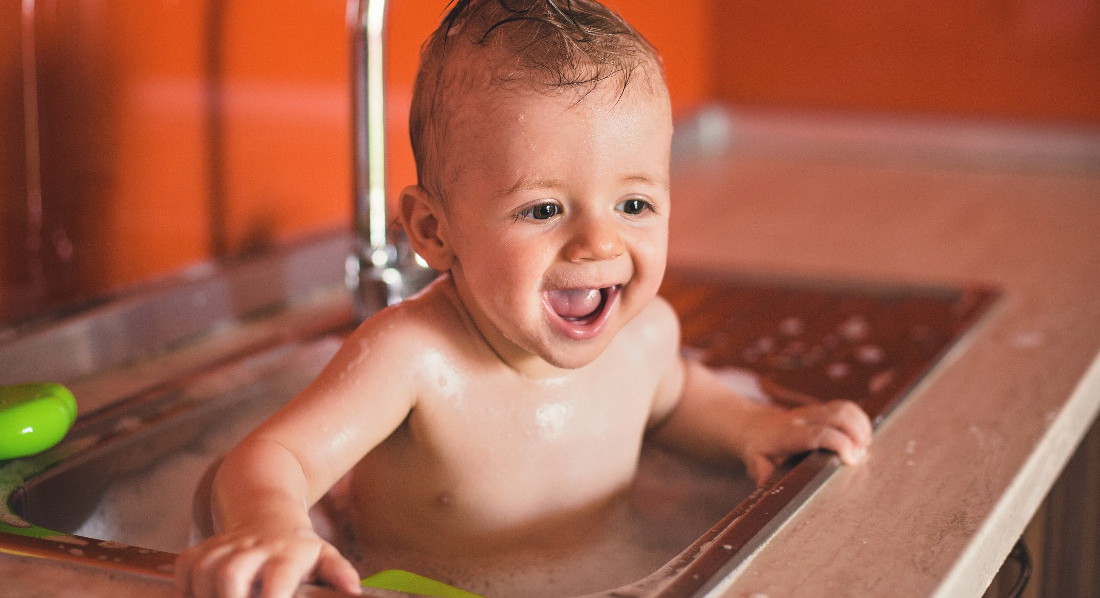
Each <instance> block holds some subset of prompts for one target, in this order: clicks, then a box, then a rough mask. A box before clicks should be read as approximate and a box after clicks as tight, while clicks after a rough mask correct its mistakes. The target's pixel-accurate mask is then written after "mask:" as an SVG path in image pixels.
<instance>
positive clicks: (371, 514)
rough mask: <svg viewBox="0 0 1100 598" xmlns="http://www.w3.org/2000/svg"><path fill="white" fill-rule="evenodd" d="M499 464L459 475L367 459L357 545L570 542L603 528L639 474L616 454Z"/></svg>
mask: <svg viewBox="0 0 1100 598" xmlns="http://www.w3.org/2000/svg"><path fill="white" fill-rule="evenodd" d="M605 457H606V456H605ZM616 461H618V462H616ZM497 466H498V468H496V469H493V468H486V469H484V470H482V471H474V472H471V471H468V470H463V471H462V472H461V474H462V475H456V474H455V473H454V472H448V471H447V470H446V469H445V468H440V467H431V466H429V467H423V466H421V467H416V466H412V465H407V466H406V467H404V468H400V467H396V466H394V464H393V463H391V462H387V460H385V459H370V458H368V459H367V460H364V462H362V463H360V465H359V467H357V468H356V470H355V471H354V472H353V475H352V479H351V487H350V495H349V499H350V500H349V502H348V503H346V504H348V506H349V507H350V509H351V510H352V512H351V513H349V514H348V515H349V519H350V521H351V522H352V523H353V527H354V529H355V533H356V540H357V543H359V544H360V545H361V546H367V547H369V546H375V547H379V548H382V549H398V550H413V551H417V552H423V553H425V554H431V555H434V556H439V557H445V558H455V557H472V558H482V557H485V558H493V557H495V556H498V555H500V554H502V553H510V552H513V551H516V550H524V549H526V548H528V547H531V546H539V547H543V548H553V547H567V546H569V545H571V544H574V543H577V542H585V541H587V540H588V539H590V538H591V536H592V535H594V534H599V533H600V532H601V530H602V526H603V525H604V524H605V523H606V521H607V520H608V514H609V512H610V511H611V510H612V509H614V508H615V505H616V504H617V503H618V502H619V501H621V500H622V499H623V497H624V495H625V493H626V491H627V490H628V488H629V486H630V483H631V481H632V479H633V477H634V473H635V462H634V460H628V459H621V460H616V459H614V458H605V459H602V460H600V462H599V466H598V467H596V466H593V467H587V468H584V467H580V468H576V467H575V468H570V467H565V466H561V467H554V468H547V467H540V466H539V465H538V464H535V463H528V464H522V463H520V464H518V465H517V464H510V465H509V466H507V467H504V466H501V464H497ZM473 469H476V468H473Z"/></svg>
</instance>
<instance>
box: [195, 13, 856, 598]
mask: <svg viewBox="0 0 1100 598" xmlns="http://www.w3.org/2000/svg"><path fill="white" fill-rule="evenodd" d="M411 121H412V122H411V134H412V142H413V148H414V153H415V156H416V163H417V171H418V184H417V185H415V186H411V187H408V188H406V189H405V190H404V191H403V192H402V195H401V198H400V216H401V220H402V223H403V225H404V227H405V229H406V231H407V233H408V237H409V239H410V241H411V242H412V244H413V247H414V248H415V249H416V251H417V252H418V253H419V254H420V255H421V256H422V257H423V258H424V259H425V260H427V262H428V263H429V264H430V265H431V266H432V268H434V269H435V270H437V271H439V272H442V273H443V274H442V275H441V276H440V277H439V278H438V279H436V280H435V281H434V282H433V283H432V284H431V285H429V286H428V287H427V288H426V289H425V290H424V291H422V292H421V293H419V294H418V295H416V296H415V297H413V298H411V299H409V300H407V301H405V302H404V303H401V304H399V305H397V306H394V307H391V308H388V309H386V310H383V311H381V312H379V313H378V314H376V315H374V316H372V317H370V318H368V319H367V320H366V321H364V322H363V323H362V325H361V326H360V327H359V328H358V329H357V330H356V331H355V332H354V333H352V334H351V335H350V336H349V337H348V339H347V341H346V342H345V344H344V345H343V347H342V348H341V349H340V350H339V352H338V353H337V354H336V355H335V357H334V358H333V359H332V361H331V363H330V364H329V365H328V366H327V367H326V368H325V369H324V371H323V372H322V373H321V374H320V375H319V376H318V378H317V379H316V380H315V381H314V382H313V383H312V384H311V385H310V386H309V387H308V388H306V389H305V390H304V391H303V392H302V393H301V394H300V395H299V396H297V397H296V398H295V399H294V400H292V401H291V402H290V403H289V404H288V405H287V406H286V407H285V408H284V409H282V410H281V411H279V412H278V413H277V414H275V415H274V416H272V417H271V418H270V419H269V420H268V421H266V422H265V423H264V424H263V425H261V426H260V427H259V428H258V429H257V430H255V431H254V432H253V433H252V434H251V435H250V436H248V437H247V438H246V439H245V440H244V441H243V442H242V443H241V444H240V445H239V446H238V447H237V448H236V449H235V450H233V451H232V452H231V453H230V454H229V455H227V456H226V458H225V460H224V461H223V463H222V465H221V467H220V469H219V471H218V474H217V476H216V479H215V483H214V489H213V510H214V514H215V520H216V522H217V529H218V533H217V535H215V536H213V537H212V538H210V539H208V540H206V541H205V542H203V543H201V544H199V545H198V546H195V547H193V548H190V549H188V550H187V551H185V552H184V554H183V555H182V556H181V557H180V559H179V562H178V563H177V587H178V589H179V591H180V593H181V594H185V595H196V596H214V595H217V596H246V595H248V594H249V593H250V592H251V591H252V589H253V586H254V585H259V586H262V589H263V595H264V596H287V595H289V594H291V593H292V592H293V590H294V589H295V588H296V587H297V586H298V584H299V583H300V582H302V581H315V582H319V583H323V584H327V585H331V586H333V587H336V588H338V589H340V590H344V591H347V592H353V593H357V592H358V590H359V586H358V579H359V573H358V572H357V571H356V570H355V568H354V567H353V566H352V565H351V564H350V563H349V561H348V560H346V559H345V557H344V556H342V555H341V554H340V552H339V551H338V550H337V549H336V548H335V547H334V546H333V545H332V544H329V543H328V542H326V541H325V540H323V539H322V538H321V537H320V536H319V535H318V534H317V533H316V532H315V531H314V530H313V528H312V526H311V522H310V518H309V514H308V512H309V509H310V505H313V504H314V503H315V502H317V501H318V500H319V499H320V498H321V497H322V496H323V495H324V494H325V493H326V492H328V491H329V490H330V488H332V487H333V486H334V485H336V484H337V482H341V481H343V483H342V486H344V487H346V496H347V502H348V504H349V505H350V513H348V514H347V515H346V516H347V517H348V518H349V519H350V521H351V523H352V527H353V529H354V530H355V537H356V542H357V544H359V545H362V546H367V547H378V549H379V550H391V549H392V550H396V551H404V552H407V553H423V554H430V555H432V557H433V558H437V559H440V560H441V561H446V562H453V561H461V560H463V559H477V558H488V559H491V558H493V555H503V554H508V553H509V552H511V551H515V550H518V549H519V548H520V547H522V546H528V545H532V544H534V545H544V544H554V545H567V544H568V543H569V542H571V541H575V540H577V539H578V538H582V537H583V536H584V535H585V533H586V532H587V531H588V530H590V529H592V528H593V527H594V526H596V525H598V522H599V521H600V519H601V517H603V516H605V513H606V510H607V509H608V506H609V505H610V504H611V503H612V502H614V500H615V499H616V497H618V496H620V495H621V494H622V493H623V492H624V490H625V489H626V488H627V487H628V486H629V484H630V483H631V480H632V477H633V475H634V473H635V471H636V467H637V463H638V458H639V451H640V449H641V445H642V441H643V437H648V438H651V439H652V440H653V441H656V442H659V443H663V444H664V445H666V446H669V447H671V448H674V449H677V450H681V451H687V452H688V453H690V454H693V455H697V456H699V457H701V458H705V459H708V460H717V461H724V460H732V459H739V460H740V461H742V462H743V463H744V464H745V466H746V468H747V470H748V472H749V474H750V475H751V476H752V477H753V478H754V479H755V480H756V481H757V482H758V483H761V482H763V481H764V480H766V479H767V478H768V477H769V475H770V474H771V473H772V471H773V469H774V468H775V466H776V465H777V464H779V463H781V462H782V461H784V460H785V459H787V458H788V457H790V456H792V455H794V454H797V453H801V452H804V451H808V450H812V449H819V448H821V449H827V450H831V451H835V452H836V453H838V454H839V455H840V457H841V458H842V460H843V461H845V462H847V463H853V462H856V461H858V460H859V458H860V456H861V454H862V453H863V451H864V450H865V448H866V446H867V445H868V443H869V441H870V438H871V425H870V422H869V421H868V419H867V417H866V415H864V413H863V412H862V411H861V410H860V409H859V408H858V407H857V406H856V405H855V404H853V403H851V402H847V401H836V402H829V403H821V404H812V405H808V406H803V407H799V408H795V409H789V410H788V409H784V408H780V407H776V406H773V405H767V404H761V403H757V402H752V401H749V400H747V399H744V398H742V397H740V396H738V395H737V394H735V393H733V392H732V391H730V390H728V389H727V388H726V386H725V385H724V384H723V383H722V382H721V381H720V380H718V379H717V378H716V377H715V376H714V375H713V374H712V373H710V372H709V371H708V370H707V369H705V368H704V367H703V366H701V365H700V364H698V363H694V362H692V361H689V360H685V359H683V358H681V356H680V353H679V349H680V336H679V327H678V322H677V318H676V316H675V314H674V313H673V311H672V309H671V308H670V306H669V305H668V304H667V303H666V302H665V301H664V300H662V299H661V298H660V297H658V296H657V289H658V286H659V285H660V283H661V279H662V276H663V273H664V270H665V258H666V245H667V234H668V217H669V213H670V211H671V209H672V204H671V198H670V193H669V153H670V144H671V137H672V122H671V115H670V105H669V97H668V92H667V89H666V87H665V82H664V78H663V73H662V67H661V63H660V58H659V57H658V55H657V53H656V51H655V50H654V49H653V47H652V46H651V45H650V44H649V43H648V42H647V41H646V40H645V39H644V38H642V36H641V35H639V34H638V33H637V32H636V31H635V30H634V29H632V28H631V27H630V26H629V25H628V24H626V23H625V22H624V21H622V20H621V19H620V18H619V17H618V16H617V15H615V14H613V13H611V12H610V11H608V10H607V9H606V8H604V7H602V6H600V5H598V4H597V3H596V2H593V1H592V0H572V1H571V2H570V1H567V0H557V1H556V2H555V1H552V0H472V1H469V0H459V1H458V2H457V3H455V5H454V6H453V8H452V9H451V11H450V12H449V14H448V15H447V16H446V17H445V18H444V20H443V23H442V24H441V26H440V27H439V28H438V29H437V30H436V31H435V32H434V33H433V35H432V36H431V37H430V39H429V40H428V42H427V43H426V44H425V47H424V50H423V54H422V58H421V67H420V72H419V75H418V79H417V83H416V90H415V95H414V99H413V110H412V118H411ZM367 564H368V565H369V563H367ZM418 572H420V573H425V574H428V575H432V574H433V573H437V572H432V571H418ZM365 573H366V572H365Z"/></svg>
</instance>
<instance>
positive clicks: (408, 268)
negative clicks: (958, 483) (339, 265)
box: [347, 0, 434, 317]
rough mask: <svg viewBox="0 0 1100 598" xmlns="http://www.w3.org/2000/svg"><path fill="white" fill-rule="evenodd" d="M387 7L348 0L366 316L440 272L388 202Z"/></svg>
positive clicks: (351, 268)
mask: <svg viewBox="0 0 1100 598" xmlns="http://www.w3.org/2000/svg"><path fill="white" fill-rule="evenodd" d="M386 12H387V11H386V2H385V0H350V1H349V2H348V11H347V15H348V25H349V30H350V36H351V50H352V56H351V68H352V73H351V80H352V86H353V88H352V97H353V111H352V124H353V126H354V129H355V136H354V143H355V147H354V151H353V162H352V170H353V173H354V175H353V176H354V185H353V187H354V189H353V191H354V195H355V197H354V215H353V222H352V226H353V227H354V231H355V237H356V244H355V252H354V253H353V254H352V255H351V256H349V258H348V262H347V284H348V287H349V289H350V290H351V292H352V297H353V299H354V300H355V302H356V308H357V310H358V312H359V316H360V317H366V316H368V315H370V314H372V313H374V312H376V311H378V310H379V309H382V308H383V307H385V306H387V305H392V304H394V303H397V302H399V301H401V300H402V299H404V298H405V297H408V296H409V295H411V294H412V293H414V292H416V291H417V290H419V289H420V288H421V287H423V286H424V285H425V284H427V283H428V282H429V281H430V280H431V278H432V277H433V276H434V273H433V272H432V271H431V270H430V269H429V268H428V267H427V264H425V263H424V262H423V261H422V260H420V259H419V258H418V257H417V256H416V255H415V253H414V252H413V251H412V250H411V249H410V247H409V244H408V242H407V241H406V240H405V236H404V234H403V233H402V231H401V229H400V226H397V225H396V223H393V222H390V218H389V210H388V207H387V203H386V106H385V101H386V96H385V41H386V36H385V25H386Z"/></svg>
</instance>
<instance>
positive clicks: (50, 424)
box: [0, 382, 76, 459]
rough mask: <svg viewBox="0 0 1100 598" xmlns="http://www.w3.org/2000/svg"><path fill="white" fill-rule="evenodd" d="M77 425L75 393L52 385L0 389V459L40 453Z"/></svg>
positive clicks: (19, 385)
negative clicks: (75, 423)
mask: <svg viewBox="0 0 1100 598" xmlns="http://www.w3.org/2000/svg"><path fill="white" fill-rule="evenodd" d="M74 421H76V399H75V398H74V397H73V393H72V392H71V391H70V390H69V389H68V388H65V387H64V386H62V385H60V384H54V383H53V382H32V383H29V384H12V385H9V386H0V459H15V458H16V457H26V456H28V455H33V454H35V453H40V452H42V451H44V450H46V449H48V448H50V447H52V446H53V445H55V444H57V443H58V442H60V441H61V439H62V438H64V437H65V434H66V433H68V431H69V428H70V427H72V425H73V422H74Z"/></svg>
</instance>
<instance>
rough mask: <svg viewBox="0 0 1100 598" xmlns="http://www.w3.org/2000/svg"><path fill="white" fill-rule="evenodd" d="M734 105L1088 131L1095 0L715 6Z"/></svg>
mask: <svg viewBox="0 0 1100 598" xmlns="http://www.w3.org/2000/svg"><path fill="white" fill-rule="evenodd" d="M712 8H713V15H714V18H713V20H712V21H711V28H710V34H709V37H710V39H711V40H712V44H713V45H712V48H713V58H712V61H711V62H712V64H713V65H714V67H715V68H716V73H717V75H718V76H716V77H715V82H716V87H715V89H714V92H715V94H716V95H717V97H719V98H721V99H723V100H727V101H729V102H733V103H738V104H757V105H768V106H792V107H798V108H816V109H833V110H842V111H868V110H871V111H888V112H905V113H914V112H915V113H924V114H950V115H962V116H978V117H981V118H990V117H993V118H1011V119H1022V120H1029V121H1062V122H1071V123H1072V122H1081V123H1091V124H1093V125H1096V124H1100V2H1098V1H1097V0H1013V1H1011V2H989V1H988V0H952V1H950V2H928V1H926V0H890V1H888V2H883V1H881V0H880V1H871V0H821V1H819V2H800V1H798V0H773V1H769V2H756V1H752V0H715V1H714V2H713V4H712Z"/></svg>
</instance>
